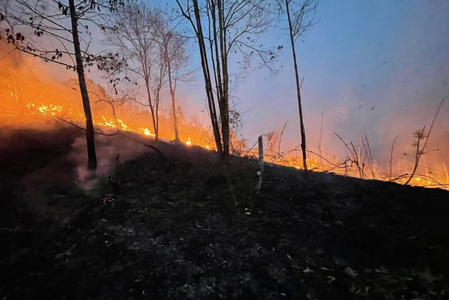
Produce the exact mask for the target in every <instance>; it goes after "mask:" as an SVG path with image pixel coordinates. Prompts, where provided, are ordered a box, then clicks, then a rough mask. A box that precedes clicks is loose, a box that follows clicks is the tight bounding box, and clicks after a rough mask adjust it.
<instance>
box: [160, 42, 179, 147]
mask: <svg viewBox="0 0 450 300" xmlns="http://www.w3.org/2000/svg"><path fill="white" fill-rule="evenodd" d="M164 50H165V56H166V63H167V75H168V77H169V89H170V97H171V98H172V115H173V130H174V132H175V141H177V142H179V141H180V136H179V135H178V122H177V110H176V104H175V88H174V86H173V84H172V69H171V65H170V59H169V54H168V53H167V41H166V45H165V47H164Z"/></svg>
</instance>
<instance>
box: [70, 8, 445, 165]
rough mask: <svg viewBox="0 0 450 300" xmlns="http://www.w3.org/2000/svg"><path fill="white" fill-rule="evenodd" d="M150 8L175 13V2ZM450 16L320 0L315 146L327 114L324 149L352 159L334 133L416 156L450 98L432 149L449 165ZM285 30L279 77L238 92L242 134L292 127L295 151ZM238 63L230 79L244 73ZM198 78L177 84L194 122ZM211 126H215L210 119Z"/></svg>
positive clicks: (303, 47) (312, 39) (310, 54)
mask: <svg viewBox="0 0 450 300" xmlns="http://www.w3.org/2000/svg"><path fill="white" fill-rule="evenodd" d="M147 1H148V3H149V4H150V5H151V6H162V7H166V6H169V8H170V7H175V6H176V2H175V0H147ZM448 12H449V1H448V0H395V1H392V0H365V1H361V0H345V1H344V0H342V1H336V0H320V2H319V5H318V9H317V15H316V16H317V21H318V22H317V24H315V25H314V26H313V27H312V28H311V29H310V30H309V31H308V32H307V33H306V34H305V35H304V36H303V37H300V38H299V39H298V40H297V43H296V49H297V57H298V66H299V73H300V74H299V75H300V77H302V78H303V77H304V84H303V87H302V100H303V111H304V118H305V125H306V134H307V147H308V148H309V149H317V146H318V143H319V136H320V128H321V115H322V113H323V115H324V117H323V130H322V131H323V140H322V144H325V146H326V147H329V148H330V149H332V152H333V153H336V154H340V153H338V152H339V151H343V147H342V144H340V142H339V140H338V139H337V138H336V136H335V135H334V133H335V132H336V133H338V134H339V135H341V136H342V137H343V138H344V139H345V140H347V141H355V139H356V138H358V137H361V136H362V135H363V134H364V133H366V134H367V135H368V137H369V139H370V141H371V147H372V150H373V152H374V153H375V155H377V154H379V155H378V156H379V157H383V158H387V157H389V155H387V153H389V149H390V146H391V143H392V141H393V140H394V138H395V136H397V135H399V138H398V142H397V144H398V145H401V147H403V148H404V149H403V148H402V149H399V151H400V150H401V151H404V152H408V153H409V152H411V151H413V147H411V144H412V139H413V131H415V130H417V129H419V128H422V127H423V126H424V125H427V124H430V122H431V119H432V118H433V115H434V113H435V110H436V108H437V106H438V104H439V102H440V100H441V99H442V98H444V97H445V99H446V100H445V103H444V108H443V109H442V110H441V112H440V114H439V117H438V119H437V122H436V125H435V127H434V129H433V134H432V137H431V140H430V142H432V143H433V146H436V147H439V148H441V152H440V155H442V156H443V157H444V160H445V162H446V164H447V165H448V135H449V133H448V111H449V108H448V103H449V102H448V92H449V86H448V77H449V48H448V47H449V31H448V28H449V27H448V24H449V14H448ZM279 27H280V28H273V30H271V31H269V32H267V34H266V35H265V36H264V39H263V42H264V43H265V44H271V45H284V48H283V49H282V50H281V52H280V54H279V57H278V60H277V63H276V67H277V69H278V70H279V72H278V73H277V74H276V75H271V74H270V73H269V72H268V71H267V70H264V69H261V70H257V71H249V72H248V73H247V74H246V76H245V78H244V80H241V81H240V82H239V84H238V85H237V87H236V88H233V90H232V91H231V92H232V97H233V102H234V105H235V108H236V109H237V110H238V111H239V112H241V114H242V123H243V128H242V129H241V130H240V134H241V135H242V137H244V138H246V139H247V140H248V143H249V145H252V144H253V143H254V142H256V140H257V137H258V136H259V135H261V134H264V133H268V132H270V131H274V130H276V131H280V130H281V129H282V127H283V125H284V124H285V122H288V125H287V127H286V130H285V133H284V136H283V143H282V148H284V149H285V150H286V149H291V148H293V147H294V146H297V145H298V144H299V143H300V134H299V121H298V106H297V100H296V90H295V77H294V70H293V65H292V53H291V49H290V47H289V38H288V33H287V31H286V30H284V29H283V28H285V26H284V25H282V23H281V25H280V26H279ZM281 27H282V28H281ZM190 49H191V50H192V55H191V62H190V65H189V67H190V68H191V69H196V68H199V67H200V57H199V53H198V48H197V45H196V44H192V45H191V46H190ZM233 59H234V58H233V57H232V58H231V60H232V62H231V63H230V65H231V67H230V68H231V69H230V73H236V72H238V71H239V70H238V69H237V68H235V67H234V66H235V65H236V63H235V61H233ZM90 75H91V74H90ZM70 76H72V75H70ZM196 77H197V80H196V81H194V82H190V83H189V84H188V85H187V84H180V85H179V86H178V91H179V99H178V100H179V103H180V105H181V107H182V109H183V111H184V112H185V113H186V115H188V116H189V115H191V116H196V115H197V116H198V113H199V112H200V111H201V110H204V111H206V99H205V98H206V97H205V92H204V81H203V77H202V73H201V71H200V70H199V71H198V72H197V76H196ZM94 79H95V78H94ZM204 122H205V123H208V122H209V121H208V117H207V116H206V115H205V116H204ZM341 154H342V153H341Z"/></svg>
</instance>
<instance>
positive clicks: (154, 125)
mask: <svg viewBox="0 0 450 300" xmlns="http://www.w3.org/2000/svg"><path fill="white" fill-rule="evenodd" d="M144 80H145V88H146V90H147V98H148V105H149V106H150V113H151V115H152V125H153V131H154V132H155V141H157V140H158V126H157V124H156V117H155V109H154V107H153V103H152V94H151V92H150V83H149V81H150V79H149V78H148V75H144Z"/></svg>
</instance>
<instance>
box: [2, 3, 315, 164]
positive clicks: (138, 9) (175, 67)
mask: <svg viewBox="0 0 450 300" xmlns="http://www.w3.org/2000/svg"><path fill="white" fill-rule="evenodd" d="M176 3H177V6H178V9H179V10H178V11H174V12H173V13H172V14H171V17H172V19H175V20H177V19H179V18H178V17H181V18H184V19H185V21H186V24H187V25H188V27H190V29H191V31H193V33H194V34H193V36H192V37H194V38H196V42H197V43H198V46H199V52H200V58H201V67H202V71H203V77H204V81H205V91H206V95H207V99H208V101H207V103H208V109H209V115H210V120H211V127H212V130H213V135H214V140H215V144H216V150H217V152H218V154H219V157H220V159H226V158H227V157H228V156H229V154H230V136H232V130H230V123H233V122H235V121H234V120H230V115H232V116H236V115H237V114H236V113H235V112H233V111H230V82H231V81H232V80H230V74H229V57H230V55H232V54H237V53H239V54H240V55H241V58H242V61H241V62H240V63H242V66H243V69H244V70H247V69H249V68H250V67H251V66H254V65H255V63H254V60H255V59H257V60H258V63H256V65H258V67H267V68H269V69H270V70H272V71H273V69H272V68H273V65H272V64H273V62H274V61H275V59H276V55H277V51H278V50H280V49H281V48H282V46H278V47H275V48H273V49H271V48H268V47H264V45H262V44H260V45H257V43H258V38H259V37H260V36H261V35H262V34H264V33H265V32H266V31H267V30H268V29H269V27H270V26H272V25H273V22H274V18H273V15H274V12H277V13H278V14H279V15H283V14H286V15H287V22H288V25H289V29H290V38H291V42H292V43H291V45H292V51H293V58H294V63H295V71H296V78H297V90H298V103H299V115H300V127H301V137H302V150H303V153H304V155H303V159H304V166H305V168H306V166H307V164H306V135H305V129H304V125H303V116H302V110H301V96H300V85H299V80H298V70H297V62H296V57H295V44H294V42H295V39H296V38H297V37H298V36H300V35H301V34H302V33H303V32H304V31H306V30H307V29H308V28H309V27H310V26H312V24H313V22H312V19H311V18H310V19H308V15H309V14H313V13H314V11H315V7H316V2H315V0H306V1H299V2H298V3H297V1H293V0H283V1H281V0H279V1H278V2H276V3H275V2H273V1H269V0H235V1H225V0H205V1H202V2H201V3H199V1H197V0H192V1H186V2H183V3H181V1H176ZM290 5H291V6H295V9H296V11H295V12H294V13H293V18H292V19H291V14H290ZM1 9H2V10H1V11H0V13H1V15H0V18H1V21H2V25H3V26H2V39H3V40H5V41H7V42H8V43H10V44H12V45H14V46H15V49H17V50H20V51H22V52H25V53H28V54H31V55H33V56H37V57H40V58H42V59H44V60H45V61H49V62H54V63H57V64H60V65H62V66H65V67H66V68H67V69H73V70H75V71H76V72H77V74H78V81H79V86H80V92H81V96H82V100H83V108H84V115H85V118H86V128H85V129H86V141H87V149H88V157H89V163H88V169H90V170H95V168H96V154H95V143H94V126H93V122H92V113H91V108H90V102H89V92H88V89H87V86H86V79H85V71H86V69H88V68H90V67H92V66H94V65H96V66H97V67H98V69H100V70H102V71H105V72H106V74H107V76H108V77H109V78H110V82H111V83H112V84H113V88H114V90H115V92H116V93H118V84H119V82H123V79H126V80H128V81H130V82H131V81H132V80H131V79H130V77H132V76H133V75H134V77H137V78H139V79H140V83H142V85H143V86H144V89H145V91H144V93H143V94H144V95H145V98H146V103H145V104H144V103H142V102H140V101H138V100H137V99H135V98H136V97H135V96H136V95H130V93H129V92H128V88H126V89H125V90H126V91H127V93H126V94H127V97H128V98H132V99H133V98H134V100H135V101H136V102H137V103H139V104H140V105H142V106H147V107H148V108H149V110H150V113H151V116H152V126H153V131H154V134H155V138H156V139H158V136H159V122H158V118H159V107H160V98H161V90H162V88H163V86H165V85H166V84H167V85H168V86H169V91H170V96H171V102H172V115H173V119H174V132H175V140H176V141H179V134H178V128H177V116H176V86H177V82H178V81H179V80H187V79H189V75H190V73H189V72H184V73H183V70H184V69H185V67H186V66H187V64H188V61H189V55H188V52H187V50H186V46H187V42H188V36H186V35H183V34H182V33H181V32H180V31H177V30H176V29H175V27H176V26H174V24H176V23H174V22H171V21H170V20H169V19H170V17H169V15H168V14H167V13H165V12H163V11H162V10H160V9H154V8H150V7H149V6H148V5H147V4H145V3H144V2H134V1H121V0H89V1H87V0H79V1H76V0H68V2H65V1H58V0H36V1H34V3H32V2H30V1H26V0H8V1H6V2H5V3H4V5H3V7H2V8H1ZM307 19H308V20H307ZM178 23H180V22H179V21H178ZM93 27H96V28H97V29H100V30H101V31H103V32H104V33H105V36H106V44H108V45H111V46H114V49H115V50H116V53H114V54H113V53H111V52H110V53H108V54H106V55H105V54H102V53H100V54H94V53H93V51H91V48H93V46H92V45H91V41H90V40H89V37H90V36H91V33H92V30H95V29H91V28H93ZM37 38H40V39H48V40H52V42H53V43H48V41H47V44H52V45H53V47H50V46H41V44H40V43H39V41H38V40H39V39H37ZM55 44H59V45H60V46H61V47H62V48H61V47H58V48H57V46H56V45H55ZM82 45H83V47H82ZM67 57H68V58H67ZM136 85H137V81H136Z"/></svg>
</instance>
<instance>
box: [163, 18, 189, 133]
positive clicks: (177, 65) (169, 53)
mask: <svg viewBox="0 0 450 300" xmlns="http://www.w3.org/2000/svg"><path fill="white" fill-rule="evenodd" d="M156 37H157V39H158V40H159V43H160V44H161V47H162V52H163V59H164V62H165V63H166V67H167V80H168V84H169V92H170V98H171V100H172V105H171V107H172V118H173V129H174V135H175V141H177V142H179V141H180V136H179V132H178V120H177V105H176V89H177V82H178V81H180V80H181V81H187V80H188V79H189V77H190V74H191V72H184V73H183V70H184V69H185V68H186V66H187V64H188V63H189V53H188V51H187V42H188V39H187V38H186V37H185V36H183V35H181V34H180V33H178V32H177V31H176V30H174V29H173V28H171V27H170V25H169V22H164V23H162V24H161V26H159V27H158V28H157V36H156Z"/></svg>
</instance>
